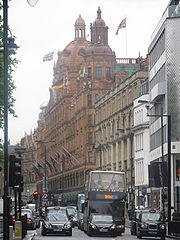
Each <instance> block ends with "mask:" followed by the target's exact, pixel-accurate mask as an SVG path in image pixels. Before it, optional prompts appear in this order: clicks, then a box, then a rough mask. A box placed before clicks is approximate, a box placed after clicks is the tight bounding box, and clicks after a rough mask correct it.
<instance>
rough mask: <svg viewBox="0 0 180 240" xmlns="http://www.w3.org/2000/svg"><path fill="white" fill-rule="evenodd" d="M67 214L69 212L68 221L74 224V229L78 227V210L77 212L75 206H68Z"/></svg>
mask: <svg viewBox="0 0 180 240" xmlns="http://www.w3.org/2000/svg"><path fill="white" fill-rule="evenodd" d="M66 212H67V216H68V219H69V221H70V222H71V224H72V227H75V226H77V210H76V208H75V207H73V206H67V207H66Z"/></svg>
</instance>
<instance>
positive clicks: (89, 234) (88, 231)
mask: <svg viewBox="0 0 180 240" xmlns="http://www.w3.org/2000/svg"><path fill="white" fill-rule="evenodd" d="M87 235H88V236H89V237H90V236H91V233H90V230H89V226H88V229H87Z"/></svg>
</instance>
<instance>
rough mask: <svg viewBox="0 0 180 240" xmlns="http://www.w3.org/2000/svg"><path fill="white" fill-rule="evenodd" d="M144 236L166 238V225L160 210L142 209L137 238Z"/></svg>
mask: <svg viewBox="0 0 180 240" xmlns="http://www.w3.org/2000/svg"><path fill="white" fill-rule="evenodd" d="M143 236H148V237H160V238H161V239H162V240H164V239H165V236H166V225H165V223H164V222H163V221H162V215H161V213H160V212H156V211H147V212H146V211H142V212H141V213H140V216H139V221H138V226H137V238H142V237H143Z"/></svg>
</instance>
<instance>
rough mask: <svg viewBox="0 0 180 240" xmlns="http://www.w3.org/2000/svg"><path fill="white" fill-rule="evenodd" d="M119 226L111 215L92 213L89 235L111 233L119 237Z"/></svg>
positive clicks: (88, 229) (110, 234)
mask: <svg viewBox="0 0 180 240" xmlns="http://www.w3.org/2000/svg"><path fill="white" fill-rule="evenodd" d="M117 234H118V233H117V226H116V224H115V223H114V221H113V218H112V216H111V215H96V214H92V215H91V216H90V218H89V222H88V228H87V235H88V236H92V235H109V236H113V237H117Z"/></svg>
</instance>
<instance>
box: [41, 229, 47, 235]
mask: <svg viewBox="0 0 180 240" xmlns="http://www.w3.org/2000/svg"><path fill="white" fill-rule="evenodd" d="M41 235H42V236H46V230H45V229H44V228H43V229H42V231H41Z"/></svg>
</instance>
